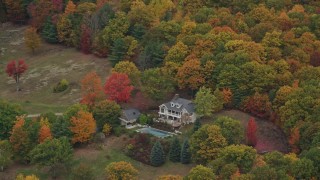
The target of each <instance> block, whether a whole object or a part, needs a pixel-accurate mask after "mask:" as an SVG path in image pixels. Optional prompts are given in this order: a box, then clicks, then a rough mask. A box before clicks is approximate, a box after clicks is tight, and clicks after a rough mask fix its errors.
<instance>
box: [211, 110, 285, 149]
mask: <svg viewBox="0 0 320 180" xmlns="http://www.w3.org/2000/svg"><path fill="white" fill-rule="evenodd" d="M218 116H229V117H232V118H234V119H238V120H240V122H241V124H242V125H243V127H245V128H247V124H248V121H249V119H250V117H252V116H251V115H250V114H247V113H244V112H241V111H238V110H224V111H221V112H219V113H216V114H214V117H218ZM255 120H256V122H257V126H258V130H257V132H258V133H257V137H258V142H257V145H256V147H255V148H256V149H257V151H258V152H259V153H263V152H270V151H280V152H283V153H288V147H289V145H288V141H287V138H286V135H285V134H284V132H283V131H282V130H281V129H280V128H279V127H278V126H276V125H275V124H273V123H272V122H270V121H267V120H263V119H259V118H256V117H255Z"/></svg>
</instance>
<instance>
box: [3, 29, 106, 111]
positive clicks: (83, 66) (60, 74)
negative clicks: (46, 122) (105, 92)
mask: <svg viewBox="0 0 320 180" xmlns="http://www.w3.org/2000/svg"><path fill="white" fill-rule="evenodd" d="M26 28H27V27H25V26H14V25H12V24H10V23H5V24H2V25H1V26H0V98H1V99H5V100H7V101H10V102H15V103H19V104H21V105H22V107H23V109H24V110H26V111H27V112H28V113H29V114H35V113H43V112H48V111H52V112H63V111H64V109H65V108H66V107H67V106H69V105H72V104H74V103H77V102H79V100H80V98H81V92H80V80H81V79H82V77H83V76H84V75H85V74H86V73H88V72H91V71H97V73H98V74H99V75H100V76H101V79H102V81H103V82H104V81H105V78H106V77H107V76H108V75H109V74H110V71H111V66H110V63H109V62H108V61H107V59H105V58H98V57H96V56H94V55H84V54H82V53H81V52H80V51H78V50H77V49H75V48H69V47H66V46H62V45H52V44H48V43H45V42H42V44H41V47H40V48H39V49H37V50H36V52H35V54H32V52H31V51H30V50H29V49H27V48H26V47H25V44H24V39H23V34H24V30H25V29H26ZM18 59H25V61H26V63H27V65H28V70H27V72H26V73H25V74H23V75H22V77H21V89H22V90H21V91H20V92H16V91H15V81H14V79H13V78H9V77H8V76H7V74H6V73H5V68H6V64H7V62H8V61H10V60H18ZM61 79H66V80H67V81H68V82H69V83H70V86H69V88H68V89H67V90H66V91H64V92H61V93H53V87H54V86H55V85H56V84H57V83H58V82H59V81H60V80H61Z"/></svg>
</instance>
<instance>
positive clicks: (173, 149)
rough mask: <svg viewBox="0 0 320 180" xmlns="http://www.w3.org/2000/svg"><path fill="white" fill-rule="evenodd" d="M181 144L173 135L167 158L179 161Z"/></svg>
mask: <svg viewBox="0 0 320 180" xmlns="http://www.w3.org/2000/svg"><path fill="white" fill-rule="evenodd" d="M180 154H181V145H180V142H179V140H178V138H177V137H175V138H174V139H173V140H172V142H171V145H170V152H169V159H170V161H172V162H180Z"/></svg>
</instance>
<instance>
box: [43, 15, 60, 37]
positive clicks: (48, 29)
mask: <svg viewBox="0 0 320 180" xmlns="http://www.w3.org/2000/svg"><path fill="white" fill-rule="evenodd" d="M41 35H42V37H43V38H44V39H45V40H46V41H47V42H48V43H57V42H58V32H57V27H56V26H55V25H54V24H53V23H52V20H51V18H50V17H49V18H48V19H47V20H46V22H45V23H44V26H43V29H42V33H41Z"/></svg>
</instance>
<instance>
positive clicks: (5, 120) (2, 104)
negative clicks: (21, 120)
mask: <svg viewBox="0 0 320 180" xmlns="http://www.w3.org/2000/svg"><path fill="white" fill-rule="evenodd" d="M22 114H23V111H22V109H21V107H20V106H18V105H15V104H10V103H8V102H6V101H3V100H0V139H2V140H5V139H8V138H9V137H10V132H11V130H12V127H13V125H14V122H15V120H16V116H20V115H22Z"/></svg>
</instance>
